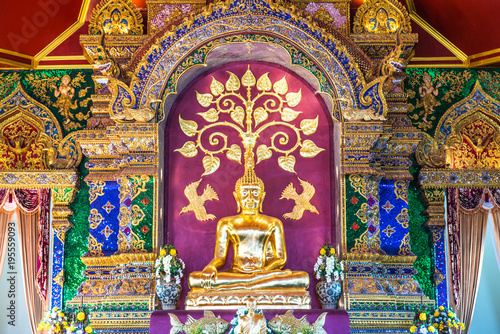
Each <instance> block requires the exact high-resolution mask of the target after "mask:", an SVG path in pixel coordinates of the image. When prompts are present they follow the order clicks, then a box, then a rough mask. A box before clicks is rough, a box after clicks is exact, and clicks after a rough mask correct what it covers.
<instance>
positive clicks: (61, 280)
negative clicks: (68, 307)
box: [53, 269, 64, 289]
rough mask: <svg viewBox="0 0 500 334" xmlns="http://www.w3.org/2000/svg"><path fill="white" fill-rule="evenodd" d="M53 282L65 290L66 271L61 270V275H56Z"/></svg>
mask: <svg viewBox="0 0 500 334" xmlns="http://www.w3.org/2000/svg"><path fill="white" fill-rule="evenodd" d="M53 282H55V283H56V284H57V285H59V286H60V287H61V289H62V288H63V284H64V269H61V271H59V273H58V274H57V275H56V277H54V279H53Z"/></svg>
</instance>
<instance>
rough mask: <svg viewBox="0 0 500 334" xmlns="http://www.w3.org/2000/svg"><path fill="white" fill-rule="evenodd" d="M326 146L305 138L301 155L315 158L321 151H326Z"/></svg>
mask: <svg viewBox="0 0 500 334" xmlns="http://www.w3.org/2000/svg"><path fill="white" fill-rule="evenodd" d="M324 150H325V149H324V148H320V147H318V146H316V144H315V143H314V142H313V141H312V140H309V139H306V140H304V142H303V143H302V148H301V149H300V155H301V156H303V157H304V158H313V157H315V156H317V155H318V153H319V152H321V151H324Z"/></svg>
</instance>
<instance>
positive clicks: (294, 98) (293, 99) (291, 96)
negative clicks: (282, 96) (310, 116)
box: [286, 89, 302, 108]
mask: <svg viewBox="0 0 500 334" xmlns="http://www.w3.org/2000/svg"><path fill="white" fill-rule="evenodd" d="M301 99H302V89H299V91H298V92H297V93H288V94H286V103H288V105H289V106H290V107H292V108H293V107H295V106H297V104H299V103H300V100H301Z"/></svg>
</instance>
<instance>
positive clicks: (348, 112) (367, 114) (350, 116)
mask: <svg viewBox="0 0 500 334" xmlns="http://www.w3.org/2000/svg"><path fill="white" fill-rule="evenodd" d="M336 100H337V101H343V102H346V103H347V106H346V107H344V108H342V116H344V119H345V120H346V121H361V120H362V121H385V119H386V118H385V117H384V116H383V115H377V113H376V111H375V110H374V109H373V108H368V109H358V108H354V103H353V102H352V99H350V98H349V97H347V96H346V94H344V95H342V97H339V98H338V99H336Z"/></svg>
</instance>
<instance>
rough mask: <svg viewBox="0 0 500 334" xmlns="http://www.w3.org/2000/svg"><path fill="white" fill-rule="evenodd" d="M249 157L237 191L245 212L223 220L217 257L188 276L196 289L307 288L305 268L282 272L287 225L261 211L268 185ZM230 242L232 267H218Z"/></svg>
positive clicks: (220, 227)
mask: <svg viewBox="0 0 500 334" xmlns="http://www.w3.org/2000/svg"><path fill="white" fill-rule="evenodd" d="M245 155H247V154H245ZM248 155H249V156H250V157H246V159H245V160H246V164H245V175H244V176H243V177H241V178H240V179H239V180H238V181H237V182H236V186H235V192H234V193H233V194H234V197H235V199H236V202H237V204H238V211H240V210H241V212H240V213H239V214H237V215H235V216H230V217H225V218H222V219H221V220H219V222H218V224H217V236H216V244H215V254H214V258H213V260H212V261H210V263H209V264H208V265H207V266H206V267H205V268H204V269H203V271H201V272H193V273H191V274H190V275H189V287H190V288H191V290H192V292H201V291H210V290H213V291H217V292H219V291H224V290H229V291H235V290H247V291H248V290H249V289H252V290H273V291H283V290H286V289H287V288H295V289H297V288H299V289H301V290H305V289H307V288H308V286H309V275H308V274H307V273H306V272H292V271H291V270H281V269H282V268H283V267H284V266H285V263H286V247H285V236H284V231H283V224H282V223H281V221H280V220H279V219H278V218H275V217H270V216H266V215H264V214H262V202H263V200H264V197H265V194H266V193H265V192H264V183H263V182H262V180H261V179H260V178H258V177H257V175H255V172H254V169H253V154H251V153H250V154H248ZM249 160H251V162H249ZM229 243H232V244H233V250H234V257H233V261H232V264H231V267H230V268H229V269H228V270H226V271H218V268H220V267H222V266H223V265H224V264H225V263H226V258H227V251H228V247H229Z"/></svg>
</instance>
